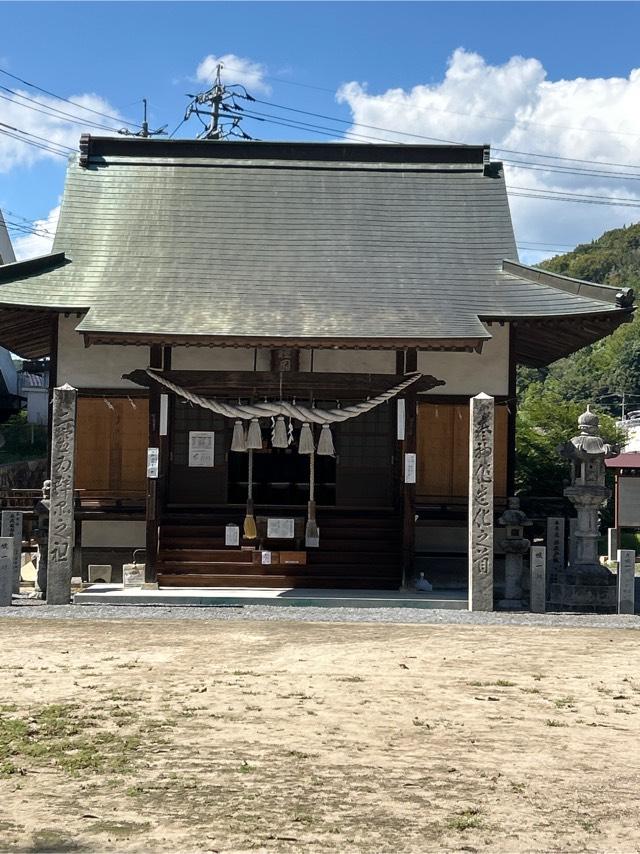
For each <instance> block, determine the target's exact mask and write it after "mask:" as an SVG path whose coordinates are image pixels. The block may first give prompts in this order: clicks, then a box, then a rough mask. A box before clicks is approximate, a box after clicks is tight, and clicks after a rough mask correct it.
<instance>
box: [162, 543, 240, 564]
mask: <svg viewBox="0 0 640 854" xmlns="http://www.w3.org/2000/svg"><path fill="white" fill-rule="evenodd" d="M158 559H159V560H161V561H168V562H169V563H173V562H180V563H183V562H185V561H186V562H189V563H193V562H195V563H200V562H204V563H217V562H220V563H253V552H250V551H242V550H241V549H206V548H197V549H196V548H185V549H180V548H176V549H169V548H166V547H163V548H161V549H160V552H159V555H158Z"/></svg>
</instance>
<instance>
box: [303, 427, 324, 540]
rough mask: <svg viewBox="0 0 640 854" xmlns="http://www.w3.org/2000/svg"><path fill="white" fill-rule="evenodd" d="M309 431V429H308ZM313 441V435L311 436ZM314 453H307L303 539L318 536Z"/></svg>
mask: <svg viewBox="0 0 640 854" xmlns="http://www.w3.org/2000/svg"><path fill="white" fill-rule="evenodd" d="M309 432H311V431H309ZM311 440H312V441H313V437H312V438H311ZM315 463H316V455H315V454H314V453H313V451H311V453H310V454H309V504H308V505H307V525H306V528H305V532H304V536H305V540H310V539H317V538H318V537H319V536H320V532H319V531H318V523H317V522H316V500H315V498H316V465H315Z"/></svg>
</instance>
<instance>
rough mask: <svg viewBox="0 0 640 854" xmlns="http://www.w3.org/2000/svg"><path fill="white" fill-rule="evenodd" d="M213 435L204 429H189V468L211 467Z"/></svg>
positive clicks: (212, 461) (212, 462) (212, 463)
mask: <svg viewBox="0 0 640 854" xmlns="http://www.w3.org/2000/svg"><path fill="white" fill-rule="evenodd" d="M215 435H216V434H215V433H213V432H209V431H205V430H190V431H189V467H190V468H213V466H214V456H213V452H214V446H215Z"/></svg>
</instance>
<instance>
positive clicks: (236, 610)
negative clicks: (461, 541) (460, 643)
mask: <svg viewBox="0 0 640 854" xmlns="http://www.w3.org/2000/svg"><path fill="white" fill-rule="evenodd" d="M0 618H9V619H13V618H20V619H34V620H41V619H48V620H70V619H71V620H140V619H143V620H226V621H232V620H268V621H271V622H291V621H298V622H307V623H405V624H406V623H415V624H424V625H452V626H522V627H527V626H548V627H554V626H557V627H563V626H566V627H568V628H580V629H640V616H639V615H635V616H631V615H623V614H529V613H505V612H502V613H496V612H492V613H484V612H477V611H476V612H474V613H471V612H469V611H451V610H443V609H435V608H434V609H423V608H316V607H304V608H302V607H296V606H294V605H288V606H282V605H240V606H236V605H227V606H219V605H206V606H187V607H185V606H173V605H162V606H158V605H45V604H43V603H41V602H38V601H35V600H33V599H31V600H29V599H18V600H15V604H14V606H13V607H11V608H0Z"/></svg>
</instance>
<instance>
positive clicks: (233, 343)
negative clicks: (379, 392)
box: [82, 331, 487, 353]
mask: <svg viewBox="0 0 640 854" xmlns="http://www.w3.org/2000/svg"><path fill="white" fill-rule="evenodd" d="M82 334H83V335H84V338H85V341H86V342H87V344H88V345H90V344H130V345H132V346H151V345H152V344H156V343H157V344H161V345H173V346H180V347H232V348H241V349H247V348H252V347H260V348H265V349H273V348H275V349H278V348H281V347H294V348H299V349H305V350H308V349H310V348H312V349H317V350H398V349H401V348H405V347H409V348H415V349H417V350H435V351H456V352H463V353H470V352H473V351H474V350H475V351H477V352H480V350H481V349H482V345H483V344H484V342H485V341H486V340H487V337H486V336H485V337H474V338H384V337H380V338H355V337H354V338H338V337H335V338H329V337H326V338H322V337H319V338H311V337H309V338H307V337H303V336H299V337H296V338H277V337H271V336H267V335H264V336H239V335H201V334H193V335H186V334H182V335H176V334H155V333H149V332H97V331H87V332H85V331H83V333H82Z"/></svg>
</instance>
